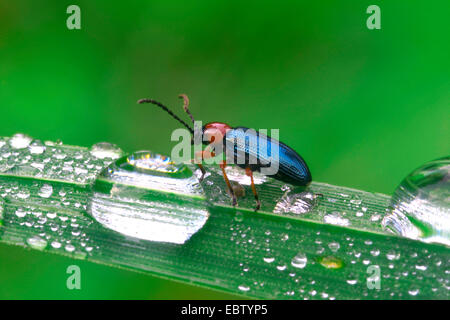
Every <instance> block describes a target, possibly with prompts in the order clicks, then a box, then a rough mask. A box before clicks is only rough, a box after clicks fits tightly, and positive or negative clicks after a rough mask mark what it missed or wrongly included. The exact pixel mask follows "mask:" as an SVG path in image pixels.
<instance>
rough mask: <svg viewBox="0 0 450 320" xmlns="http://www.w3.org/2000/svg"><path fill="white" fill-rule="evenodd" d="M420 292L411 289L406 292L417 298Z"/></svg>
mask: <svg viewBox="0 0 450 320" xmlns="http://www.w3.org/2000/svg"><path fill="white" fill-rule="evenodd" d="M419 292H420V290H419V289H415V288H414V289H411V290H409V291H408V293H409V294H410V295H412V296H417V295H418V294H419Z"/></svg>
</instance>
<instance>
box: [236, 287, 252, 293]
mask: <svg viewBox="0 0 450 320" xmlns="http://www.w3.org/2000/svg"><path fill="white" fill-rule="evenodd" d="M238 289H239V290H241V291H244V292H247V291H249V290H250V287H247V286H245V285H240V286H239V287H238Z"/></svg>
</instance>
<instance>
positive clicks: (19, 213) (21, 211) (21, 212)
mask: <svg viewBox="0 0 450 320" xmlns="http://www.w3.org/2000/svg"><path fill="white" fill-rule="evenodd" d="M15 214H16V216H17V217H19V218H23V217H25V216H26V214H27V212H26V211H23V210H22V208H19V209H17V210H16V212H15Z"/></svg>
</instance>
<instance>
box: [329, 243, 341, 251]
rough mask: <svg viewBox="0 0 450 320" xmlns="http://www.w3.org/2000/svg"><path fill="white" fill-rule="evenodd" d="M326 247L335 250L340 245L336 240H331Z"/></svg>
mask: <svg viewBox="0 0 450 320" xmlns="http://www.w3.org/2000/svg"><path fill="white" fill-rule="evenodd" d="M328 247H329V248H330V250H331V251H333V252H337V251H338V250H339V248H340V247H341V246H340V244H339V243H338V242H334V241H333V242H330V243H329V244H328Z"/></svg>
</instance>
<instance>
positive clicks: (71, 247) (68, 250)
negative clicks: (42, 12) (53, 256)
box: [64, 244, 75, 252]
mask: <svg viewBox="0 0 450 320" xmlns="http://www.w3.org/2000/svg"><path fill="white" fill-rule="evenodd" d="M64 249H65V250H66V251H67V252H74V251H75V246H74V245H72V244H66V246H65V247H64Z"/></svg>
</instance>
